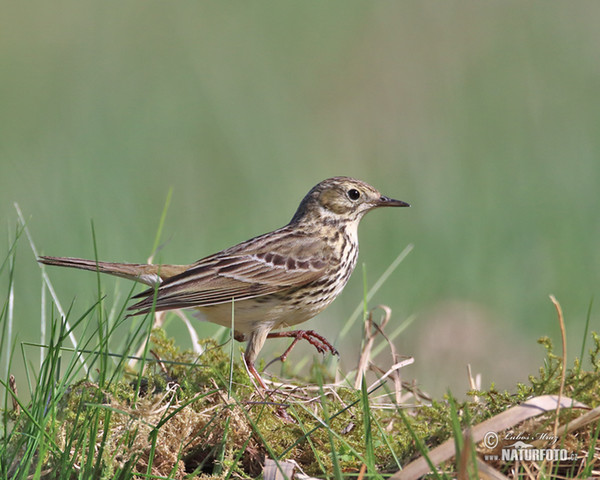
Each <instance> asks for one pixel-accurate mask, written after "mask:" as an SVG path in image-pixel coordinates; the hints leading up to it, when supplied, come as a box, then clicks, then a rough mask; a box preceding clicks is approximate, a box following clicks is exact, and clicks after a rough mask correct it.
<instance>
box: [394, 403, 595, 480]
mask: <svg viewBox="0 0 600 480" xmlns="http://www.w3.org/2000/svg"><path fill="white" fill-rule="evenodd" d="M557 406H560V407H561V408H572V407H576V408H587V406H586V405H584V404H582V403H580V402H576V401H574V400H571V399H570V398H568V397H563V398H561V399H560V403H559V399H558V397H557V396H556V395H543V396H541V397H535V398H532V399H530V400H528V401H527V402H525V403H523V404H521V405H517V406H515V407H512V408H509V409H508V410H506V411H505V412H502V413H500V414H498V415H496V416H495V417H493V418H490V419H489V420H485V421H484V422H481V423H480V424H478V425H475V426H474V427H472V428H471V436H472V438H473V442H475V443H479V442H480V441H481V440H483V438H484V436H485V434H486V433H487V432H501V431H503V430H506V429H508V428H510V427H514V426H515V425H517V424H519V423H521V422H522V421H524V420H527V419H528V418H531V417H535V416H537V415H540V414H542V413H545V412H549V411H553V410H555V409H556V407H557ZM455 454H456V450H455V443H454V439H453V438H450V439H449V440H446V441H445V442H444V443H442V444H441V445H440V446H438V447H436V448H434V449H433V450H431V451H430V452H429V460H430V461H431V462H432V463H433V464H434V465H439V464H440V463H442V462H444V461H446V460H449V459H451V458H452V457H454V455H455ZM429 470H430V469H429V464H428V463H427V460H426V459H425V458H424V457H420V458H418V459H417V460H414V461H413V462H411V463H409V464H408V465H407V466H406V467H405V468H404V469H403V470H401V471H399V472H396V473H395V474H394V475H393V476H392V477H391V479H392V480H412V479H417V478H419V477H421V476H423V475H425V474H426V473H427V472H429Z"/></svg>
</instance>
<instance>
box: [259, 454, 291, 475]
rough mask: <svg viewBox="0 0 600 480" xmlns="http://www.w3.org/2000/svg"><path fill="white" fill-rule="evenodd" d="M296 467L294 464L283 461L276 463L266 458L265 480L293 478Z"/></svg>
mask: <svg viewBox="0 0 600 480" xmlns="http://www.w3.org/2000/svg"><path fill="white" fill-rule="evenodd" d="M295 467H296V465H295V463H294V462H290V461H286V460H281V461H279V462H276V461H275V460H272V459H270V458H265V467H264V469H263V479H264V480H286V479H288V478H292V476H293V475H294V469H295Z"/></svg>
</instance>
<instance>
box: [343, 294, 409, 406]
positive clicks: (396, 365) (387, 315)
mask: <svg viewBox="0 0 600 480" xmlns="http://www.w3.org/2000/svg"><path fill="white" fill-rule="evenodd" d="M377 309H381V310H383V317H382V319H381V322H380V323H379V324H377V323H376V322H375V321H374V320H373V312H374V311H375V310H377ZM391 317H392V309H391V308H390V307H388V306H386V305H377V306H376V307H375V308H373V309H372V310H371V311H370V312H369V315H368V316H367V319H366V321H365V343H364V347H363V349H362V352H361V355H360V358H359V360H358V367H357V369H356V378H355V380H354V388H356V389H359V388H360V386H361V383H362V379H363V377H364V376H365V374H366V373H367V370H368V369H373V370H376V371H379V372H380V373H383V372H384V370H383V369H381V368H379V367H377V366H376V365H374V364H373V362H372V351H373V345H374V343H375V338H376V337H377V335H381V336H382V337H383V338H384V339H385V341H386V342H387V344H388V346H389V349H390V354H391V357H392V364H393V365H392V367H391V368H389V369H388V370H387V371H386V372H385V374H384V375H383V377H382V378H380V379H379V380H378V381H377V382H375V384H377V383H381V382H382V381H383V380H384V379H385V378H387V377H391V378H392V380H393V381H394V392H395V397H396V404H400V403H401V398H402V377H401V375H400V372H399V370H400V368H402V367H404V366H406V365H410V364H411V363H413V362H414V359H413V358H407V359H405V360H401V355H399V354H398V352H397V351H396V347H395V346H394V343H393V342H392V341H391V340H390V339H389V338H388V337H387V335H386V334H385V332H384V328H385V327H386V325H387V324H388V323H389V321H390V319H391ZM375 384H374V385H375ZM374 385H372V386H371V387H369V390H371V388H373V386H374Z"/></svg>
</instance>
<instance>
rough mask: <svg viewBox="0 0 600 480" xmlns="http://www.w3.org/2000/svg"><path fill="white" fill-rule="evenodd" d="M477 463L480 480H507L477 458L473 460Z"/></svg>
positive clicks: (507, 479)
mask: <svg viewBox="0 0 600 480" xmlns="http://www.w3.org/2000/svg"><path fill="white" fill-rule="evenodd" d="M475 461H476V462H477V472H478V473H479V478H481V479H482V480H509V478H508V477H507V476H506V475H502V474H501V473H500V472H499V471H498V470H496V469H495V468H493V467H491V466H489V465H488V464H487V463H485V462H484V461H483V460H481V459H480V458H479V457H477V458H476V459H475Z"/></svg>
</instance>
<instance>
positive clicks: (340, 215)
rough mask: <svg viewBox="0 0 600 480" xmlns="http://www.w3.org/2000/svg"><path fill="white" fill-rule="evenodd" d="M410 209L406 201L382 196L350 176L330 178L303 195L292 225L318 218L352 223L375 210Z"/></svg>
mask: <svg viewBox="0 0 600 480" xmlns="http://www.w3.org/2000/svg"><path fill="white" fill-rule="evenodd" d="M409 206H410V205H409V204H408V203H406V202H403V201H401V200H394V199H392V198H389V197H386V196H385V195H382V194H381V193H379V192H378V191H377V190H376V189H375V188H373V187H372V186H371V185H369V184H368V183H365V182H362V181H360V180H356V179H354V178H350V177H333V178H328V179H327V180H323V181H322V182H321V183H319V184H317V185H315V186H314V187H313V188H312V189H311V191H310V192H308V193H307V194H306V196H305V197H304V199H303V200H302V202H301V203H300V206H299V207H298V210H297V211H296V214H295V215H294V217H293V218H292V223H293V222H301V221H306V220H308V221H316V220H319V219H320V220H322V221H326V222H328V221H331V222H333V223H354V222H358V221H359V220H360V219H361V218H362V216H363V215H364V214H365V213H367V212H368V211H370V210H373V209H374V208H378V207H409Z"/></svg>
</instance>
